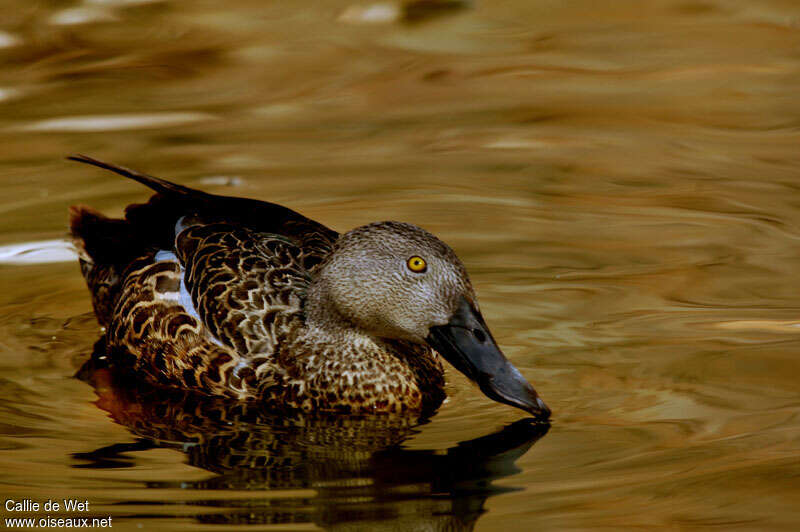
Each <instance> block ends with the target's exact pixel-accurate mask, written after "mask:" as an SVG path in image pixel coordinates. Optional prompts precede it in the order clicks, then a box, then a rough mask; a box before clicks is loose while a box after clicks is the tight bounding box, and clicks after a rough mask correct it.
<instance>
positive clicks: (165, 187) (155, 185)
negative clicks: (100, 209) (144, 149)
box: [67, 154, 205, 195]
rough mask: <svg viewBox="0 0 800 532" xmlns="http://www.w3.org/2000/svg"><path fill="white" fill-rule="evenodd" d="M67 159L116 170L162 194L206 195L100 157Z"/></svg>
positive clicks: (72, 156) (74, 156) (83, 156)
mask: <svg viewBox="0 0 800 532" xmlns="http://www.w3.org/2000/svg"><path fill="white" fill-rule="evenodd" d="M67 159H69V160H70V161H77V162H79V163H84V164H91V165H92V166H97V167H98V168H104V169H106V170H111V171H112V172H116V173H117V174H119V175H121V176H124V177H127V178H129V179H133V180H134V181H138V182H139V183H141V184H143V185H145V186H146V187H150V188H152V189H153V190H155V191H156V192H160V193H161V194H165V195H174V194H178V195H205V192H201V191H199V190H194V189H192V188H189V187H184V186H183V185H178V184H176V183H171V182H169V181H167V180H165V179H161V178H158V177H153V176H151V175H147V174H142V173H140V172H137V171H136V170H131V169H130V168H125V167H124V166H118V165H116V164H111V163H107V162H104V161H100V160H98V159H93V158H91V157H88V156H86V155H81V154H76V155H70V156H69V157H67Z"/></svg>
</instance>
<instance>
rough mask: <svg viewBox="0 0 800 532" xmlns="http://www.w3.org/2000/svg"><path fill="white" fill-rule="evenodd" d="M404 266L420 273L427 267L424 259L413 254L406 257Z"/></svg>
mask: <svg viewBox="0 0 800 532" xmlns="http://www.w3.org/2000/svg"><path fill="white" fill-rule="evenodd" d="M406 266H408V269H409V270H411V271H412V272H414V273H422V272H424V271H425V270H427V269H428V263H427V262H425V259H423V258H422V257H419V256H417V255H414V256H413V257H411V258H410V259H408V260H407V261H406Z"/></svg>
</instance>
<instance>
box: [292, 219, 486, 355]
mask: <svg viewBox="0 0 800 532" xmlns="http://www.w3.org/2000/svg"><path fill="white" fill-rule="evenodd" d="M411 257H420V258H421V259H422V260H423V261H424V262H425V265H426V268H425V270H424V271H422V272H415V271H412V270H411V269H410V268H409V267H408V265H407V262H408V260H409V259H410V258H411ZM311 291H312V293H313V295H312V297H311V298H310V299H309V307H308V308H307V314H308V315H309V317H310V318H311V319H312V320H314V319H316V318H319V319H321V320H328V321H325V322H322V323H320V324H321V325H322V326H327V325H330V323H329V320H341V319H344V320H347V321H348V322H350V323H352V324H354V325H355V326H357V327H359V328H361V329H362V330H363V331H364V332H366V333H368V334H371V335H374V336H378V337H383V338H394V339H402V340H410V341H414V342H418V343H422V342H424V341H425V337H426V336H427V335H428V331H429V329H430V327H431V326H433V325H444V324H445V323H447V321H448V320H449V319H450V316H451V315H452V314H453V312H454V310H455V309H456V307H457V306H458V299H459V297H466V298H467V299H469V300H470V301H472V302H474V301H475V293H474V292H473V290H472V285H471V284H470V282H469V278H468V276H467V271H466V269H465V268H464V266H463V265H462V264H461V261H460V260H459V259H458V257H457V256H456V254H455V253H454V252H453V250H452V249H450V247H449V246H448V245H447V244H445V243H444V242H442V241H441V240H439V239H438V238H436V237H435V236H433V235H432V234H431V233H429V232H427V231H425V230H424V229H421V228H419V227H417V226H415V225H411V224H408V223H402V222H376V223H372V224H369V225H365V226H363V227H358V228H356V229H353V230H352V231H349V232H347V233H345V234H344V235H342V237H341V238H339V240H337V242H336V244H335V246H334V250H333V253H331V254H330V255H329V256H328V258H327V260H326V262H325V264H323V265H322V268H321V269H320V272H319V275H318V277H317V278H316V280H315V281H314V284H313V285H312V288H311ZM331 310H334V311H335V312H330V311H331Z"/></svg>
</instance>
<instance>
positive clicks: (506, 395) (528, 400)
mask: <svg viewBox="0 0 800 532" xmlns="http://www.w3.org/2000/svg"><path fill="white" fill-rule="evenodd" d="M425 341H426V342H428V345H430V346H431V347H433V348H434V349H436V351H438V352H439V354H440V355H442V356H443V357H444V358H445V359H446V360H447V361H448V362H450V364H452V365H453V366H454V367H455V368H456V369H457V370H458V371H460V372H461V373H463V374H464V375H466V376H467V377H468V378H469V379H470V380H472V381H474V382H476V383H477V384H478V386H479V387H480V389H481V391H482V392H483V393H484V394H486V395H487V396H488V397H489V398H491V399H494V400H495V401H498V402H501V403H505V404H508V405H511V406H515V407H517V408H521V409H522V410H525V411H527V412H530V413H531V414H533V415H534V416H537V417H541V418H545V419H546V418H548V417H550V409H549V408H548V407H547V405H546V404H544V401H542V400H541V399H540V398H539V395H538V394H537V393H536V390H534V389H533V386H531V385H530V384H529V383H528V381H527V380H525V377H523V376H522V373H520V372H519V370H518V369H517V368H515V367H514V365H513V364H511V362H509V361H508V359H507V358H506V357H505V355H503V353H502V352H501V351H500V348H499V347H497V343H496V342H495V341H494V338H493V337H492V334H491V333H490V332H489V328H488V327H487V326H486V323H485V322H484V321H483V316H481V313H480V312H478V310H476V309H475V308H474V307H473V306H472V305H471V304H470V303H469V302H468V301H467V300H466V298H463V297H462V298H461V301H460V302H459V305H458V308H457V309H456V311H455V313H453V316H452V317H451V318H450V321H449V322H448V323H447V324H446V325H437V326H434V327H431V328H430V331H429V334H428V337H427V338H426V339H425Z"/></svg>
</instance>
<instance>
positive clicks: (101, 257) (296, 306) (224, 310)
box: [70, 156, 338, 388]
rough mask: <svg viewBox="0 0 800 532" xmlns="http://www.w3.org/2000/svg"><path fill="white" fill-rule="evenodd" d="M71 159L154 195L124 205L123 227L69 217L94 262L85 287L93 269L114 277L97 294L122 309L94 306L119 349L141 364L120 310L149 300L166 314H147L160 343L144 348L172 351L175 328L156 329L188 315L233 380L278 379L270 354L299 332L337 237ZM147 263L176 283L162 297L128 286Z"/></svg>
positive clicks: (272, 210) (305, 223) (252, 203)
mask: <svg viewBox="0 0 800 532" xmlns="http://www.w3.org/2000/svg"><path fill="white" fill-rule="evenodd" d="M70 159H72V160H75V161H78V162H83V163H87V164H91V165H94V166H98V167H101V168H105V169H108V170H111V171H114V172H116V173H118V174H120V175H123V176H125V177H128V178H131V179H134V180H136V181H138V182H140V183H142V184H144V185H146V186H148V187H150V188H152V189H153V190H155V191H156V194H155V195H154V196H152V197H151V198H150V200H149V201H148V202H147V203H144V204H134V205H130V206H129V207H128V208H127V209H126V211H125V219H124V220H111V219H108V218H100V217H99V216H97V215H96V214H95V213H91V212H89V211H88V210H83V211H81V210H80V209H77V210H76V213H77V214H76V215H75V216H74V217H73V235H74V236H75V237H76V240H79V241H80V244H81V245H82V248H83V249H84V250H85V255H88V257H89V261H90V262H88V263H85V262H84V261H82V267H83V268H84V275H86V276H87V281H90V276H91V272H92V271H103V272H105V271H113V272H115V273H116V274H117V277H118V278H119V282H120V288H119V289H117V290H115V289H114V287H113V286H112V287H111V288H109V289H106V290H104V292H103V293H108V294H119V296H118V299H119V301H114V298H113V297H111V296H107V297H105V299H104V300H103V304H102V305H98V304H97V302H96V303H95V309H96V310H97V309H98V308H102V309H105V311H106V312H107V313H110V315H108V316H106V317H105V319H104V318H102V317H101V316H100V315H99V314H98V317H99V318H100V319H101V323H102V322H103V321H105V322H109V323H110V324H111V325H112V326H111V327H109V329H108V330H109V333H110V334H115V335H117V336H119V339H118V340H119V342H118V343H121V344H123V345H124V347H125V348H126V349H127V350H128V351H130V352H131V353H132V354H133V355H134V356H137V352H138V351H142V348H140V347H139V346H137V345H136V343H137V342H136V341H134V338H136V337H138V338H141V335H138V334H137V335H135V336H131V334H129V333H130V332H131V331H132V330H134V329H135V324H134V323H133V322H134V321H136V320H133V319H132V315H133V313H129V312H127V311H126V309H129V307H130V305H131V304H133V303H134V302H135V301H139V300H142V303H143V305H144V303H147V301H148V300H151V298H155V299H157V300H162V299H163V300H164V301H163V303H164V304H166V303H169V304H168V305H167V306H166V307H164V308H169V309H170V310H169V312H166V311H164V310H163V309H162V310H159V311H158V312H155V311H154V312H151V313H149V315H148V316H149V317H148V318H147V319H148V321H147V323H148V324H150V323H151V318H152V326H150V325H148V330H150V332H151V333H152V334H153V335H155V336H157V337H158V338H155V337H153V336H152V335H151V338H150V339H149V340H147V342H150V343H152V342H153V341H156V340H157V342H158V344H159V345H168V344H169V343H170V342H172V341H173V340H175V339H173V338H170V337H169V334H170V331H173V332H175V334H176V335H177V334H178V329H177V328H175V327H168V326H166V325H165V326H163V327H162V326H159V325H158V324H157V323H156V321H159V320H165V323H166V322H169V321H170V320H172V321H175V318H176V317H177V316H178V314H180V315H181V316H182V317H181V318H180V320H187V321H188V318H187V317H191V318H194V319H195V320H196V321H197V322H199V324H202V328H203V329H204V330H203V331H196V335H195V337H196V338H205V340H207V342H206V344H207V345H205V347H204V348H205V349H206V350H209V351H213V350H214V347H213V344H216V345H218V346H219V347H220V348H222V350H223V351H224V352H226V353H229V354H231V355H233V360H230V361H229V362H228V363H226V364H225V366H226V368H227V369H226V371H227V372H228V373H231V375H230V377H231V378H234V377H236V379H234V380H237V381H238V380H239V379H238V377H244V376H245V375H252V374H253V373H256V374H259V373H260V372H261V371H266V370H267V369H268V368H272V369H270V371H274V369H275V368H274V362H275V361H274V360H273V359H272V357H271V355H272V354H273V353H274V351H275V347H276V346H277V345H278V344H279V343H280V342H281V341H283V340H284V339H285V338H286V337H287V335H289V334H291V333H292V332H293V331H294V330H297V329H298V328H299V327H300V325H301V324H302V321H303V315H302V312H303V300H304V298H305V292H306V289H307V287H308V285H309V283H310V281H311V279H312V278H313V276H314V274H315V273H316V270H317V269H318V267H319V265H320V263H321V262H322V261H323V260H325V258H326V257H327V256H328V254H329V253H330V252H331V250H332V248H333V244H334V242H335V240H336V238H337V237H338V234H337V233H336V232H335V231H332V230H330V229H328V228H327V227H325V226H323V225H321V224H319V223H317V222H315V221H313V220H310V219H308V218H306V217H304V216H302V215H301V214H299V213H297V212H295V211H293V210H291V209H288V208H286V207H283V206H280V205H277V204H273V203H267V202H262V201H257V200H251V199H245V198H235V197H226V196H217V195H213V194H208V193H205V192H201V191H198V190H194V189H191V188H188V187H185V186H182V185H178V184H175V183H170V182H169V181H166V180H163V179H160V178H156V177H152V176H148V175H146V174H141V173H139V172H136V171H133V170H130V169H127V168H124V167H120V166H116V165H113V164H110V163H106V162H103V161H99V160H96V159H92V158H90V157H86V156H73V157H70ZM92 216H94V218H92ZM90 221H91V223H89V222H90ZM143 257H144V261H145V262H149V263H150V264H155V265H157V264H159V263H164V267H167V264H172V266H169V267H168V269H170V271H171V272H173V273H172V276H173V277H175V278H176V279H175V281H178V282H173V283H172V285H171V286H170V287H169V288H168V289H165V290H159V287H158V286H157V285H158V283H157V281H156V280H155V279H150V280H148V279H137V282H136V283H131V279H132V275H134V273H135V275H136V276H142V275H143V274H146V272H147V271H149V270H150V269H152V270H153V271H154V272H158V271H160V270H161V269H163V268H159V267H155V268H150V267H147V268H144V269H142V268H139V267H138V265H139V264H140V263H141V262H142V260H143ZM147 257H149V259H147ZM87 264H88V266H87ZM87 271H88V272H89V274H87ZM125 272H127V273H125ZM161 275H163V273H162V274H161ZM107 277H108V276H105V277H104V279H106V278H107ZM148 277H149V276H148ZM126 280H127V282H126ZM91 284H92V283H91V282H90V288H91ZM151 284H152V285H153V287H151V288H148V289H144V288H143V289H141V290H140V289H138V288H136V287H137V286H138V287H145V286H149V285H151ZM162 284H165V283H162ZM123 287H124V289H123ZM162 288H164V287H162ZM93 292H94V290H93ZM95 298H96V301H97V296H95ZM148 304H150V303H148ZM143 305H142V306H143ZM161 306H164V305H161ZM129 310H130V309H129ZM154 331H158V333H157V334H156V333H155V332H154ZM165 335H166V336H165ZM162 337H163V338H162ZM109 340H110V343H111V344H114V343H115V339H114V338H109ZM208 342H210V344H209V343H208ZM175 356H178V357H180V356H181V354H180V353H175ZM204 358H206V357H204ZM140 362H142V361H141V360H140ZM256 362H258V364H256ZM262 363H266V364H262ZM162 365H163V364H162ZM262 365H263V368H262V367H261V366H262ZM255 366H257V367H255ZM259 377H260V375H259ZM225 379H226V377H225V376H224V375H223V380H225ZM236 387H237V388H238V386H236Z"/></svg>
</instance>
